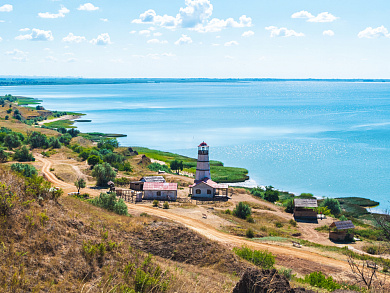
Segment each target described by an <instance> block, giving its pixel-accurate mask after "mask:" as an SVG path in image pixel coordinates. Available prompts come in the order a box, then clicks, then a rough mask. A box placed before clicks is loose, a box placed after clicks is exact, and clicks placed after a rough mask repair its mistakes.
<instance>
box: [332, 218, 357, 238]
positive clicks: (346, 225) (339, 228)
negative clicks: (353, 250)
mask: <svg viewBox="0 0 390 293" xmlns="http://www.w3.org/2000/svg"><path fill="white" fill-rule="evenodd" d="M353 229H355V225H354V224H353V223H352V221H338V222H333V223H332V224H331V225H330V226H329V239H330V240H333V241H351V240H352V239H353V236H354V234H355V233H354V231H353Z"/></svg>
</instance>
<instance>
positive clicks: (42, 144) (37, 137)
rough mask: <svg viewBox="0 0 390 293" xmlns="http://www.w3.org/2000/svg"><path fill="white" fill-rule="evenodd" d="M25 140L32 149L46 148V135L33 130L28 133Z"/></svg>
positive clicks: (47, 142)
mask: <svg viewBox="0 0 390 293" xmlns="http://www.w3.org/2000/svg"><path fill="white" fill-rule="evenodd" d="M27 142H28V143H29V144H30V145H31V148H32V149H35V148H47V146H48V144H49V141H48V139H47V136H46V135H44V134H42V133H40V132H37V131H34V132H33V133H31V134H30V136H29V137H28V140H27Z"/></svg>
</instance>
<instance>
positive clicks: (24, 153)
mask: <svg viewBox="0 0 390 293" xmlns="http://www.w3.org/2000/svg"><path fill="white" fill-rule="evenodd" d="M14 160H16V161H18V162H31V161H35V158H34V156H33V154H32V153H30V152H29V150H28V148H27V147H26V146H23V147H22V148H21V149H20V150H16V151H15V154H14Z"/></svg>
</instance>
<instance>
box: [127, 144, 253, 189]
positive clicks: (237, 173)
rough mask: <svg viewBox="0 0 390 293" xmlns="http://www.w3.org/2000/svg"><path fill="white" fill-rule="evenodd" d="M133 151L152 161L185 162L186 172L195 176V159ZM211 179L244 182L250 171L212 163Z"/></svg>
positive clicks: (164, 153)
mask: <svg viewBox="0 0 390 293" xmlns="http://www.w3.org/2000/svg"><path fill="white" fill-rule="evenodd" d="M133 150H135V151H137V152H138V153H139V154H143V155H145V156H147V157H149V158H151V159H154V160H159V161H163V162H166V163H168V164H170V163H171V162H172V161H174V160H178V161H183V166H184V170H185V171H187V172H190V173H193V174H195V172H196V162H197V160H196V159H195V158H190V157H186V156H182V155H178V154H174V153H170V152H163V151H159V150H152V149H148V148H144V147H133ZM210 171H211V179H212V180H214V181H215V182H219V183H228V182H229V183H233V182H243V181H245V180H247V179H249V177H248V170H246V169H244V168H236V167H225V166H224V165H223V163H222V162H219V161H213V160H211V161H210Z"/></svg>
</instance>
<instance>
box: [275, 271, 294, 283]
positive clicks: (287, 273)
mask: <svg viewBox="0 0 390 293" xmlns="http://www.w3.org/2000/svg"><path fill="white" fill-rule="evenodd" d="M278 272H279V274H280V275H282V276H285V277H286V279H287V280H289V281H291V279H292V277H293V274H292V269H287V268H281V269H279V270H278Z"/></svg>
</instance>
